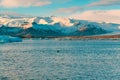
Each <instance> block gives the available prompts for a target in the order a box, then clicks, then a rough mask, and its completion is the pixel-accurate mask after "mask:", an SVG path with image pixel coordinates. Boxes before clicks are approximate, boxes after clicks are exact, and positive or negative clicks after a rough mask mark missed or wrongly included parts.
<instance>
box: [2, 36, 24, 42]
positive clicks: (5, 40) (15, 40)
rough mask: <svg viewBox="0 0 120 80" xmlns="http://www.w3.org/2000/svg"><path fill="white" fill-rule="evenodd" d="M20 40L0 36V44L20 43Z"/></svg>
mask: <svg viewBox="0 0 120 80" xmlns="http://www.w3.org/2000/svg"><path fill="white" fill-rule="evenodd" d="M21 41H22V39H21V38H19V37H10V36H0V42H3V43H8V42H21Z"/></svg>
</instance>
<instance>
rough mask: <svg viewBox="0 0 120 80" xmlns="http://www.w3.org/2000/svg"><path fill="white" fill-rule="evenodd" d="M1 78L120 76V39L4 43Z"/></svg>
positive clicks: (114, 79)
mask: <svg viewBox="0 0 120 80" xmlns="http://www.w3.org/2000/svg"><path fill="white" fill-rule="evenodd" d="M0 80H120V40H86V41H82V40H72V41H70V40H63V41H58V40H39V39H36V40H24V41H23V42H21V43H7V44H0Z"/></svg>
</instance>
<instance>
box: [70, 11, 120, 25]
mask: <svg viewBox="0 0 120 80" xmlns="http://www.w3.org/2000/svg"><path fill="white" fill-rule="evenodd" d="M119 14H120V10H90V11H85V12H82V13H77V14H73V15H70V18H75V19H81V20H89V21H94V22H107V23H118V24H120V15H119Z"/></svg>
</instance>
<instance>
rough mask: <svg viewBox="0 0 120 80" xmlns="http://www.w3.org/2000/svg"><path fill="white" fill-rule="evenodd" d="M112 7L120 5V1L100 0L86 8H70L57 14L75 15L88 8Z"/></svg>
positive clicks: (60, 10)
mask: <svg viewBox="0 0 120 80" xmlns="http://www.w3.org/2000/svg"><path fill="white" fill-rule="evenodd" d="M111 5H120V0H98V1H97V2H93V3H90V4H87V5H85V6H77V7H69V8H60V9H58V10H57V11H56V13H67V14H68V13H75V12H78V11H81V10H84V9H86V8H90V7H97V6H111Z"/></svg>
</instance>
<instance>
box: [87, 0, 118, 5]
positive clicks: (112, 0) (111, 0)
mask: <svg viewBox="0 0 120 80" xmlns="http://www.w3.org/2000/svg"><path fill="white" fill-rule="evenodd" d="M111 5H120V0H99V1H98V2H94V3H91V4H88V5H87V6H88V7H94V6H111Z"/></svg>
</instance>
